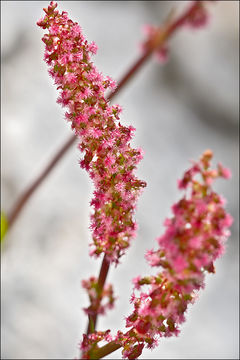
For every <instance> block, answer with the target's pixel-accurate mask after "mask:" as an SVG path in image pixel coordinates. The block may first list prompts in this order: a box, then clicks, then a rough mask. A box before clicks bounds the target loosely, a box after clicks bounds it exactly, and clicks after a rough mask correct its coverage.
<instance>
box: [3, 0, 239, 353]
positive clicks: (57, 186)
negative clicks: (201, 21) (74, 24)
mask: <svg viewBox="0 0 240 360" xmlns="http://www.w3.org/2000/svg"><path fill="white" fill-rule="evenodd" d="M47 4H48V2H45V1H1V25H2V27H1V34H2V37H1V41H2V49H1V50H2V52H1V55H2V62H1V73H2V82H1V85H2V97H1V102H2V124H1V130H2V138H1V140H2V149H1V150H2V173H1V187H2V188H1V190H2V191H1V193H2V209H3V210H4V211H9V210H10V209H11V208H12V206H13V204H14V203H15V201H16V199H17V198H18V196H19V195H20V194H21V192H22V191H23V190H24V189H25V188H26V187H27V186H28V185H29V184H30V183H31V180H33V179H34V178H35V177H36V176H37V175H38V174H39V172H40V171H41V169H42V168H43V167H44V166H45V164H46V163H47V162H48V160H49V159H51V157H52V155H53V154H54V152H55V149H57V148H58V147H59V146H60V145H61V144H62V143H63V142H64V141H65V140H66V139H67V138H68V137H69V136H70V135H71V129H70V126H69V124H67V122H66V121H65V120H64V112H65V111H64V109H62V108H61V107H60V106H59V105H57V104H56V99H57V96H58V95H57V91H56V88H55V86H53V81H52V79H50V77H49V76H48V73H47V65H46V64H45V63H44V62H43V52H44V44H43V43H42V41H41V38H42V36H43V31H42V30H41V29H40V28H38V27H37V26H36V21H37V20H38V19H39V18H40V17H42V16H43V10H42V8H43V7H45V6H47ZM188 5H189V1H185V2H184V1H75V2H74V1H59V8H60V10H66V11H68V12H69V16H70V18H72V19H73V20H74V21H78V22H79V24H80V25H81V27H82V28H83V32H84V34H85V36H86V38H87V39H88V41H92V40H94V41H95V42H96V43H97V45H98V47H99V51H98V54H97V56H95V58H94V59H93V60H94V61H95V64H96V65H97V67H98V69H99V70H100V71H102V72H103V73H104V74H105V75H109V76H111V77H112V78H114V79H116V80H118V79H120V78H121V76H122V74H124V73H125V71H126V69H127V68H128V67H129V66H130V65H131V64H132V63H133V62H134V61H135V59H136V58H137V57H138V56H139V46H138V45H139V43H140V42H141V41H142V40H143V34H142V26H143V25H144V24H153V25H159V24H160V23H161V22H162V21H164V19H165V18H166V16H167V14H168V12H169V10H170V9H171V8H173V7H174V8H176V10H177V11H181V9H183V8H184V6H188ZM209 12H210V14H211V16H210V24H209V26H207V27H206V28H203V29H199V30H189V29H182V30H181V31H179V32H178V33H177V34H176V36H174V38H172V39H171V41H170V58H169V61H168V62H167V64H166V65H164V66H162V65H160V64H158V63H157V62H156V61H155V59H154V58H151V59H150V61H148V63H147V64H146V65H145V66H144V67H143V68H142V70H141V71H140V72H139V73H138V74H137V75H136V76H135V77H134V78H133V79H132V81H131V82H130V83H129V84H128V86H127V87H126V88H124V90H123V91H121V93H119V96H118V97H117V98H116V99H114V103H119V104H121V105H122V106H123V110H124V111H123V114H122V119H121V121H122V123H124V124H132V125H133V126H134V127H136V129H137V131H136V137H135V138H134V141H133V145H134V146H141V147H142V148H143V149H144V151H145V156H144V159H143V161H142V162H141V164H140V165H139V168H138V175H139V178H140V179H144V180H146V181H147V183H148V187H147V188H146V189H145V191H144V193H143V194H142V196H141V198H140V201H139V204H138V210H137V213H136V218H137V221H138V224H139V230H138V236H137V238H136V239H135V240H134V242H133V244H132V246H131V248H130V249H129V251H128V253H127V254H126V255H125V256H124V257H123V258H122V264H121V265H119V266H118V267H117V268H112V269H111V270H110V273H109V278H108V281H110V282H113V283H114V287H115V292H116V296H117V297H118V300H117V302H116V308H115V309H114V310H112V311H110V312H109V313H108V315H107V316H106V317H102V318H100V319H99V323H98V329H101V330H106V329H108V328H110V329H112V330H113V332H115V331H117V330H118V329H121V330H124V324H125V321H124V317H125V316H127V315H128V314H129V313H130V311H131V308H132V307H131V305H130V304H129V298H130V295H131V291H132V284H131V281H130V280H131V279H132V278H133V277H135V276H137V275H139V274H141V275H144V274H147V273H148V274H149V273H150V272H152V269H150V268H149V266H148V265H147V264H146V262H145V260H144V259H143V256H144V253H145V251H146V250H147V249H150V248H153V247H154V246H155V243H156V242H155V239H156V238H157V237H158V236H160V235H161V234H162V232H163V226H162V224H163V221H164V219H165V217H167V216H169V215H170V207H171V205H172V204H173V202H175V201H176V200H178V199H179V197H180V193H179V192H178V190H177V187H176V182H177V179H178V178H180V177H181V175H182V173H183V172H184V170H185V169H187V168H188V167H189V160H191V159H198V158H199V156H200V155H201V153H202V152H203V151H204V150H205V149H208V148H210V149H212V150H213V152H214V155H215V157H214V159H215V163H216V162H219V161H221V162H222V163H223V164H224V165H225V166H227V167H229V168H231V170H232V174H233V176H232V179H231V180H230V181H224V180H219V181H218V182H217V184H216V186H215V189H216V190H217V191H219V192H220V193H221V194H223V195H224V197H225V198H226V199H227V210H228V212H230V213H231V215H232V216H233V217H234V218H235V222H234V224H233V226H232V228H231V232H232V236H231V238H230V239H229V241H228V245H227V250H226V254H225V255H224V257H223V258H222V259H219V260H218V261H217V263H216V274H215V275H209V276H208V277H207V279H206V288H205V290H204V291H201V292H200V294H199V299H198V301H197V302H196V303H195V304H194V306H192V307H191V308H189V310H188V313H187V321H186V322H185V323H184V324H183V326H182V331H181V334H180V336H179V337H178V338H171V339H164V338H163V339H162V340H161V342H160V345H159V347H158V348H156V349H155V350H153V351H152V352H151V351H150V350H149V351H148V350H145V351H144V352H143V354H142V356H141V358H142V359H150V358H151V359H238V358H239V351H238V336H239V327H238V325H239V324H238V318H239V309H238V303H239V287H238V280H239V275H238V260H239V257H238V231H239V228H238V215H239V214H238V195H239V194H238V181H239V173H238V157H239V153H238V149H239V148H238V114H239V109H238V96H239V87H238V77H239V73H238V72H239V67H238V66H239V55H238V51H239V49H238V46H239V45H238V42H239V39H238V36H239V35H238V34H239V18H238V16H239V15H238V14H239V3H238V2H237V1H219V2H216V3H215V2H214V4H210V5H209ZM79 158H80V153H79V152H78V150H77V148H76V145H75V146H73V147H72V148H71V150H69V151H68V153H67V154H66V155H65V156H64V158H63V159H62V160H61V162H60V163H59V165H58V166H57V167H56V168H55V169H54V171H53V172H52V173H51V175H50V176H49V177H48V178H47V180H46V181H45V182H44V183H43V184H42V185H41V187H39V189H38V191H37V192H36V193H35V195H34V196H33V197H32V198H31V200H30V201H29V203H28V204H27V206H26V207H25V209H24V211H23V212H22V214H21V215H20V216H19V218H18V220H17V221H16V223H15V225H14V227H13V228H12V229H11V231H10V232H9V234H8V236H7V237H6V239H5V246H4V248H3V250H2V302H1V310H2V319H1V326H2V332H1V336H2V339H1V340H2V341H1V342H2V349H1V351H2V356H1V357H2V358H3V359H71V358H74V357H76V356H78V355H79V352H78V347H77V346H78V343H79V342H80V340H81V337H82V333H83V332H84V331H85V329H86V324H87V322H86V317H85V315H84V313H83V311H82V308H83V307H86V306H88V298H87V296H86V294H85V293H84V290H83V289H82V288H81V281H82V280H83V279H86V278H88V277H89V276H91V275H95V276H97V275H98V271H99V267H100V264H101V259H98V260H94V259H92V258H89V256H88V251H89V247H88V244H89V242H90V231H89V228H88V226H89V214H90V208H89V201H90V199H91V196H92V195H91V194H92V190H93V187H92V185H91V182H90V180H89V178H88V176H87V174H86V173H85V172H84V171H83V170H82V169H80V167H79V165H78V161H79ZM120 357H121V354H120V351H118V352H115V353H114V354H113V355H110V356H109V358H120Z"/></svg>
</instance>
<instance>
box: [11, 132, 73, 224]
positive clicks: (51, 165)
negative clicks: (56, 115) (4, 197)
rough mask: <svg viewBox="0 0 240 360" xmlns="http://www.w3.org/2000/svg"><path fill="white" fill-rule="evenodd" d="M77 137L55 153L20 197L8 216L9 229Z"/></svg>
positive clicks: (69, 140) (70, 139) (71, 138)
mask: <svg viewBox="0 0 240 360" xmlns="http://www.w3.org/2000/svg"><path fill="white" fill-rule="evenodd" d="M75 140H76V139H75V136H73V135H72V136H71V137H70V138H69V139H68V140H67V141H66V142H65V143H64V144H63V146H61V148H60V149H59V150H58V151H57V152H56V153H55V155H54V156H53V158H52V160H50V162H49V163H48V164H47V166H46V167H45V168H44V169H43V171H42V172H41V173H40V174H39V175H38V176H37V177H36V179H35V180H34V181H33V182H32V184H30V186H29V187H28V188H27V189H26V190H25V191H24V192H23V193H22V194H21V195H20V197H19V199H18V200H17V201H16V203H15V204H14V206H13V208H12V210H11V211H10V212H9V213H8V215H7V221H8V229H9V228H10V227H11V226H12V225H13V224H14V222H15V220H16V219H17V217H18V215H19V214H20V213H21V211H22V209H23V207H24V205H25V204H26V203H27V201H28V200H29V199H30V197H31V196H32V194H33V193H34V192H35V190H36V189H37V188H38V187H39V185H40V184H41V183H42V182H43V180H44V179H45V178H46V177H47V175H48V174H49V173H50V172H51V171H52V170H53V168H54V167H55V165H56V164H57V163H58V161H59V160H60V159H61V158H62V157H63V155H64V154H65V153H66V152H67V150H68V149H70V147H71V146H72V144H73V143H74V142H75Z"/></svg>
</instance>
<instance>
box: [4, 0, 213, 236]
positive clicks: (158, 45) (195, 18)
mask: <svg viewBox="0 0 240 360" xmlns="http://www.w3.org/2000/svg"><path fill="white" fill-rule="evenodd" d="M200 3H203V2H201V1H196V2H193V5H191V7H190V8H189V9H187V10H186V12H185V13H184V14H183V15H182V16H181V17H179V18H178V19H176V20H175V21H173V22H172V23H169V22H168V30H167V31H166V32H165V37H164V36H162V37H159V38H158V42H156V41H155V43H154V42H151V46H149V42H148V44H144V45H143V48H144V52H143V54H142V55H141V56H140V57H139V59H138V60H137V61H136V62H135V63H134V64H133V65H132V67H131V68H130V69H129V70H128V71H127V73H126V74H125V75H124V76H123V78H122V79H121V80H120V81H119V83H118V86H117V87H116V88H115V89H113V90H112V91H111V93H110V95H109V96H108V97H107V100H110V99H113V98H114V97H115V96H116V95H117V94H118V92H119V91H120V90H121V89H122V88H123V87H124V86H125V85H126V84H127V83H128V81H129V80H130V79H131V78H132V77H133V76H134V75H135V74H136V73H137V71H138V70H139V69H140V68H141V67H142V65H143V64H144V63H145V62H146V61H147V60H148V59H149V57H150V56H151V54H152V52H153V51H156V50H157V49H158V50H157V53H158V56H159V58H161V60H162V59H163V57H165V56H166V53H167V52H168V50H167V48H166V46H164V44H165V42H166V40H167V39H168V38H170V37H171V36H172V35H173V33H174V32H175V31H176V29H177V28H178V27H180V26H182V25H183V24H184V22H185V24H186V20H187V19H188V18H189V19H191V21H189V24H192V26H195V27H197V26H200V25H201V24H203V23H204V19H207V16H206V11H204V10H203V7H202V5H201V4H200ZM199 9H200V11H199ZM199 13H201V14H202V15H201V16H199ZM194 14H195V15H194ZM196 14H198V15H196ZM153 29H155V28H153V27H152V28H151V36H152V35H153V33H154V31H152V30H153ZM76 139H77V138H76V136H75V135H72V136H71V137H69V139H67V141H66V142H65V143H64V144H63V145H62V147H61V148H60V149H59V150H57V151H56V153H55V155H54V156H53V158H52V160H51V161H50V163H49V164H48V165H47V166H46V168H45V169H43V171H42V172H41V173H40V174H39V176H38V177H37V178H36V179H35V180H34V181H33V183H32V184H30V186H29V187H28V188H27V189H26V190H25V191H24V192H23V193H22V194H21V195H20V197H19V199H18V200H17V202H16V203H15V204H14V206H13V208H12V209H11V210H10V212H9V213H8V215H7V222H8V230H9V229H10V228H11V227H12V225H13V224H14V223H15V221H16V219H17V218H18V216H19V215H20V213H21V211H22V210H23V208H24V206H25V205H26V203H27V202H28V200H29V199H30V198H31V196H32V195H33V194H34V193H35V191H36V190H37V188H38V187H39V185H40V184H41V183H42V182H43V180H44V179H45V178H46V177H47V176H48V175H49V174H50V172H51V171H52V170H53V169H54V167H55V166H56V164H57V163H58V162H59V160H60V159H62V157H63V155H64V154H65V153H66V151H67V150H68V149H69V148H70V147H71V145H72V144H74V142H75V140H76Z"/></svg>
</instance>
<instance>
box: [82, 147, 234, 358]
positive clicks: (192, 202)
mask: <svg viewBox="0 0 240 360" xmlns="http://www.w3.org/2000/svg"><path fill="white" fill-rule="evenodd" d="M211 158H212V152H211V151H210V150H207V151H205V152H204V154H203V155H202V156H201V158H200V160H199V161H198V162H197V163H193V165H192V167H191V168H190V169H189V170H188V171H186V172H185V174H184V176H183V178H182V179H181V180H180V181H179V182H178V187H179V189H181V190H184V191H185V195H184V196H183V197H182V198H181V199H180V200H179V201H178V202H177V203H176V204H174V205H173V206H172V212H173V217H172V218H170V219H166V220H165V223H164V224H165V226H166V231H165V233H164V234H163V236H161V237H159V238H158V239H157V241H158V249H157V250H155V251H154V250H150V251H148V252H147V253H146V258H147V260H148V262H149V264H150V265H151V266H153V267H161V268H162V271H161V272H159V273H157V274H156V275H152V276H145V277H141V276H138V277H137V278H135V279H133V283H134V288H135V290H138V291H140V295H139V296H136V295H135V293H133V295H132V297H131V302H132V303H133V305H134V310H133V312H132V313H131V314H130V315H129V316H128V317H127V318H126V327H129V328H130V330H129V331H127V332H126V333H125V334H123V333H122V332H120V331H119V332H118V334H117V336H115V337H114V338H113V337H112V339H113V340H112V341H111V342H110V343H109V339H110V338H111V337H110V332H109V331H107V332H101V333H98V332H95V333H94V334H91V335H90V336H89V337H86V336H85V337H84V340H83V342H82V344H81V348H82V350H83V351H84V358H99V357H102V356H103V355H106V354H107V353H108V351H114V350H116V349H117V348H119V347H123V351H122V354H123V357H124V358H128V359H136V358H137V357H138V356H140V355H141V353H142V350H143V348H144V346H146V347H147V348H150V349H152V348H154V347H155V346H156V345H157V344H158V342H159V339H160V338H161V337H163V336H165V337H169V336H172V335H178V334H179V332H180V330H179V325H180V324H181V323H182V322H184V321H185V313H186V310H187V308H188V305H189V304H192V303H193V302H194V300H195V298H196V294H197V291H198V290H200V289H201V288H203V287H204V278H205V274H206V272H208V273H214V272H215V270H214V261H215V260H216V259H217V258H218V257H219V256H221V255H222V254H223V252H224V247H225V242H226V240H227V238H228V237H229V235H230V231H229V227H230V226H231V224H232V221H233V219H232V217H231V216H230V215H229V214H228V213H226V211H225V209H224V203H225V200H224V199H223V197H222V196H220V195H218V194H217V193H216V192H214V191H213V189H212V186H211V184H212V182H213V180H215V179H216V178H217V177H223V178H229V177H230V171H229V170H228V169H226V168H224V167H223V166H222V165H221V164H218V166H217V169H211V167H210V165H211V164H210V161H211ZM146 288H147V289H146ZM101 340H105V341H107V342H108V344H107V345H106V346H105V347H102V348H98V347H97V343H98V342H99V341H101ZM95 356H96V357H95Z"/></svg>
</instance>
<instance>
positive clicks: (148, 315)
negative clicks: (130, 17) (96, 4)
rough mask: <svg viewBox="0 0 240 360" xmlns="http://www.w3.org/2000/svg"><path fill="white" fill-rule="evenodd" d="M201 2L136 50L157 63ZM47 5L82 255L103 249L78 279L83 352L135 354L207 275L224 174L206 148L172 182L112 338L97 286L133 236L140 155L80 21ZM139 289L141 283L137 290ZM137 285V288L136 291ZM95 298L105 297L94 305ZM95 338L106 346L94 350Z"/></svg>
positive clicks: (167, 331)
mask: <svg viewBox="0 0 240 360" xmlns="http://www.w3.org/2000/svg"><path fill="white" fill-rule="evenodd" d="M205 3H206V2H204V1H195V2H193V3H192V4H191V6H190V7H189V9H188V10H187V12H186V13H185V14H184V15H182V16H181V17H179V18H178V19H176V20H175V21H174V22H172V23H171V22H170V23H166V24H165V26H163V27H162V28H161V27H151V26H149V27H148V28H147V36H148V37H147V39H146V41H145V42H144V44H143V51H144V52H145V54H146V55H144V56H143V57H142V59H143V60H141V61H144V59H145V57H146V56H149V55H150V54H151V53H152V52H155V53H157V55H158V57H159V58H160V60H166V58H167V55H168V44H167V43H166V39H168V37H169V36H170V34H172V33H173V32H174V31H175V30H176V29H177V28H179V27H181V26H186V25H187V26H191V27H194V28H198V27H201V26H203V25H205V24H206V23H207V20H208V14H207V12H206V8H205ZM56 7H57V4H56V3H54V2H51V3H50V5H49V6H48V8H47V9H44V11H45V13H46V15H45V17H44V18H43V19H41V20H40V21H39V22H38V25H39V26H40V27H42V28H43V29H47V30H48V33H47V34H45V35H44V37H43V41H44V43H45V44H46V51H45V56H44V58H45V61H46V62H47V64H48V65H49V66H50V70H49V73H50V75H51V76H52V77H53V78H54V80H55V84H56V85H57V86H58V89H60V91H61V92H60V96H59V98H58V100H57V101H58V103H60V104H61V105H62V106H64V107H67V108H68V111H67V112H66V118H67V120H68V121H70V123H71V126H72V129H73V130H74V132H75V135H76V136H77V138H78V139H79V140H80V144H79V149H80V151H81V152H82V153H83V154H84V156H83V159H82V160H81V161H80V165H81V167H82V168H84V169H86V171H87V172H88V173H89V175H90V177H91V179H92V180H93V183H94V186H95V191H94V198H93V199H92V201H91V205H92V207H93V209H94V212H93V214H92V215H91V230H92V235H93V243H92V250H91V255H95V256H99V255H100V254H102V253H103V254H104V258H103V262H102V267H101V270H100V274H99V278H98V279H97V278H95V277H91V278H90V279H89V280H84V281H83V287H84V288H85V289H86V290H87V293H88V295H89V299H90V306H89V307H88V308H85V312H86V313H87V314H88V316H89V326H88V330H87V334H84V335H83V341H82V342H81V344H80V348H81V350H82V357H83V358H101V357H103V356H105V355H107V354H109V353H111V352H113V351H115V350H116V349H118V348H120V347H122V348H123V351H122V354H123V357H124V358H128V359H135V358H137V357H139V356H140V355H141V353H142V350H143V348H144V347H145V346H146V347H148V348H153V347H155V346H156V345H157V344H158V341H159V338H160V337H162V336H166V337H169V336H172V335H178V333H179V325H180V324H181V323H182V322H183V321H184V320H185V312H186V309H187V307H188V305H189V304H190V303H193V302H194V299H195V295H196V292H197V291H198V290H199V289H201V288H202V287H203V286H204V277H205V273H206V272H210V273H212V272H214V264H213V263H214V261H215V260H216V258H218V257H219V256H220V255H221V254H222V253H223V250H224V242H225V240H226V239H227V237H228V236H229V234H230V232H229V230H228V228H229V226H230V225H231V223H232V218H231V216H230V215H228V214H227V213H226V212H225V210H224V206H223V205H224V200H223V199H222V198H221V197H220V196H219V195H218V194H216V193H215V192H214V191H213V190H212V188H211V184H212V182H213V180H214V179H215V178H217V177H225V178H228V177H229V176H230V173H229V171H228V170H227V169H225V168H223V166H222V165H221V164H219V165H218V167H217V169H215V170H212V169H211V168H210V160H211V158H212V153H211V151H206V152H205V153H204V154H203V155H202V157H201V158H200V160H199V162H197V163H193V166H192V167H191V168H190V169H189V170H188V171H187V172H186V173H185V174H184V177H183V178H182V179H181V180H180V181H179V184H178V185H179V189H183V190H185V196H184V197H183V198H182V199H181V200H180V201H179V202H178V203H176V204H175V205H174V206H173V207H172V211H173V218H171V219H167V220H166V221H165V226H166V232H165V234H164V235H163V236H162V237H160V238H159V239H158V244H159V248H158V249H157V250H155V251H154V250H150V251H148V252H147V254H146V258H147V260H148V261H149V263H150V265H151V266H160V267H161V268H162V269H163V270H162V271H161V272H159V273H157V274H156V275H153V276H146V277H140V276H139V277H137V278H135V279H134V284H135V290H140V291H141V292H140V295H139V296H136V295H135V294H133V295H132V297H131V302H132V303H133V305H134V310H133V313H132V314H131V315H130V316H128V317H127V318H126V327H127V328H130V330H128V331H127V332H126V333H122V332H121V331H119V332H118V333H117V335H116V336H112V335H111V334H110V330H107V331H96V330H95V325H96V319H97V315H98V314H104V313H105V311H106V309H109V308H112V307H113V304H114V300H115V297H114V295H113V288H112V285H105V280H106V276H107V273H108V269H109V265H110V263H115V264H118V262H119V259H120V257H121V256H122V255H123V254H124V253H125V250H126V249H127V248H128V247H129V245H130V241H131V239H132V238H133V237H134V236H135V232H136V223H135V221H134V219H133V214H134V211H135V209H136V202H137V199H138V196H139V195H140V193H141V191H142V189H143V187H145V186H146V184H145V182H143V181H140V180H139V179H138V178H137V177H136V176H135V169H136V166H137V164H138V162H139V161H140V160H141V159H142V150H141V149H133V148H131V146H130V140H131V138H132V136H133V132H134V130H135V129H134V128H133V127H131V126H129V127H126V126H123V125H122V124H121V123H120V121H119V115H120V112H121V107H120V106H119V105H115V106H110V104H109V98H110V97H108V98H107V97H106V96H105V92H106V90H107V89H112V90H113V89H114V88H115V86H116V85H115V83H114V81H113V80H112V79H111V78H109V77H108V76H107V77H104V76H103V75H102V74H101V73H100V72H99V71H98V70H97V69H96V67H95V66H94V65H93V63H92V62H91V56H90V55H91V54H95V53H96V51H97V46H96V44H95V43H94V42H92V43H88V42H87V40H85V38H84V36H83V35H82V31H81V28H80V27H79V25H78V24H77V23H74V22H73V21H72V20H70V19H69V18H68V15H67V13H66V12H62V13H59V12H58V10H56ZM146 286H147V288H148V289H147V290H146V289H145V288H144V289H143V287H146ZM142 289H143V290H142ZM104 301H105V303H104ZM102 341H105V342H107V344H106V345H104V346H102V347H99V343H100V342H102Z"/></svg>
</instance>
